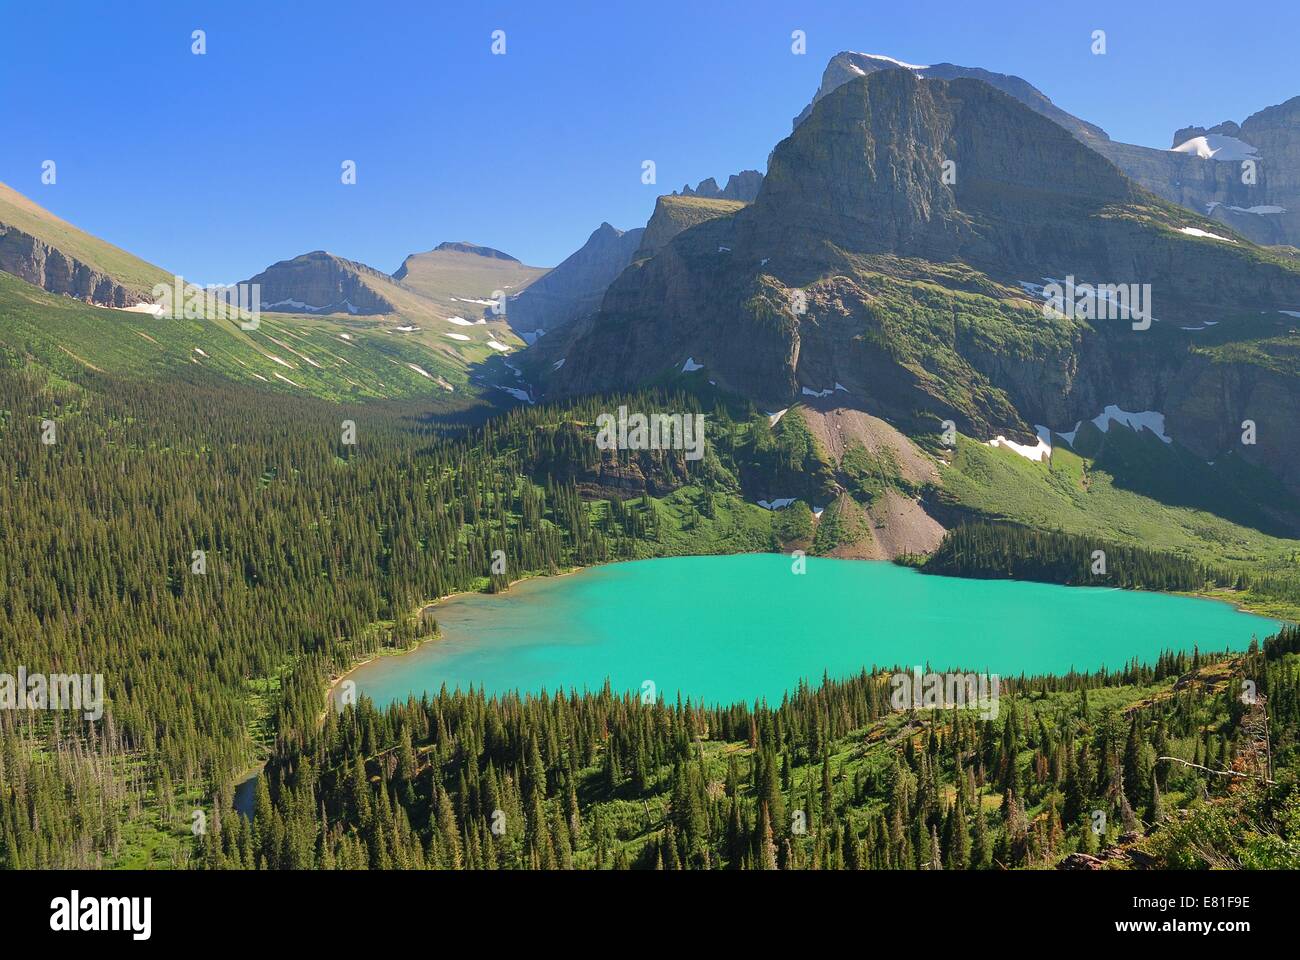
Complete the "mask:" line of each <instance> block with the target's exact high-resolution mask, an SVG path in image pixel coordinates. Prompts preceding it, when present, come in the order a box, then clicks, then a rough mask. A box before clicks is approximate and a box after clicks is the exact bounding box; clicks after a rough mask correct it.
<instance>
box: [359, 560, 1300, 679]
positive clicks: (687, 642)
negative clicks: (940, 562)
mask: <svg viewBox="0 0 1300 960" xmlns="http://www.w3.org/2000/svg"><path fill="white" fill-rule="evenodd" d="M791 563H792V561H791V559H790V558H789V557H786V556H783V555H778V554H746V555H742V556H730V557H681V558H675V559H665V560H641V561H636V562H632V563H618V564H612V565H609V566H604V567H593V568H591V569H588V570H583V571H581V572H580V573H576V574H573V575H572V576H567V577H553V578H539V579H536V580H529V581H526V582H524V583H520V584H516V585H515V586H514V587H512V588H511V590H510V592H509V593H506V594H498V595H495V596H490V595H481V594H476V595H469V596H462V597H457V598H454V599H452V600H448V601H445V602H443V603H440V604H438V605H437V607H435V608H434V612H435V614H436V616H437V619H438V623H439V625H440V626H441V628H442V631H443V635H444V639H443V640H440V641H435V642H432V643H427V644H425V645H424V646H422V647H420V648H419V649H418V650H416V651H415V652H413V653H410V654H406V655H404V656H397V657H386V658H383V659H380V660H376V661H374V662H373V663H370V664H367V665H365V666H363V667H361V668H360V669H359V670H357V671H356V672H355V673H353V674H352V677H351V679H353V680H354V681H355V682H356V684H357V693H358V694H359V695H365V696H369V697H371V698H373V699H374V700H375V702H376V703H379V704H386V703H389V702H392V701H394V700H405V699H406V698H407V696H408V695H410V694H414V695H415V696H417V697H418V696H419V695H420V694H421V693H422V692H424V691H426V690H427V691H430V692H435V693H436V692H437V690H438V689H439V687H441V686H442V684H444V683H445V684H446V685H447V688H448V689H454V688H455V687H457V686H459V687H461V688H462V689H468V688H469V687H470V686H471V685H472V686H474V687H476V688H486V690H487V691H488V692H489V693H501V692H507V691H514V690H519V691H523V692H530V691H531V692H537V691H540V690H542V689H546V690H549V691H552V692H554V691H555V690H557V689H561V688H563V689H565V690H567V689H569V688H571V687H576V688H578V689H579V690H581V689H583V688H584V687H586V688H588V689H592V690H595V689H599V688H600V687H601V685H603V684H604V682H605V679H606V678H607V677H608V678H609V680H610V682H611V684H612V685H613V687H614V689H615V690H617V691H620V692H621V691H624V690H637V691H639V690H640V689H641V687H642V684H643V682H644V681H646V680H651V681H653V682H654V683H655V685H656V688H657V692H658V694H659V695H660V696H661V697H668V698H670V699H671V698H674V697H676V695H677V692H678V691H680V692H681V693H682V694H683V696H690V697H692V698H695V699H699V698H703V699H705V700H706V701H710V702H723V703H730V702H732V701H736V700H744V701H750V702H752V701H753V700H754V699H755V698H757V697H766V698H767V699H768V700H770V701H779V700H780V698H781V695H782V693H784V692H785V691H788V690H791V689H793V688H794V687H795V686H796V685H797V684H798V682H799V680H800V679H805V680H808V681H810V682H811V683H813V684H817V683H819V682H820V681H821V678H822V675H823V673H825V674H828V675H829V676H831V677H832V678H835V677H844V676H849V675H852V674H854V673H857V672H858V671H860V670H861V669H862V668H864V667H867V668H870V667H872V666H880V667H892V666H895V665H902V666H904V667H910V666H912V665H914V664H920V665H923V666H925V665H929V666H931V667H933V668H935V669H936V670H942V669H945V668H959V667H960V668H965V669H967V670H972V671H987V672H989V673H997V674H1000V675H1003V676H1008V675H1014V674H1019V673H1022V672H1023V673H1063V672H1066V671H1068V670H1069V669H1070V668H1071V667H1074V668H1077V669H1079V670H1095V669H1097V668H1098V667H1101V666H1107V667H1111V668H1115V667H1121V666H1123V665H1124V664H1125V663H1126V662H1127V661H1129V660H1131V659H1132V658H1133V657H1134V656H1137V657H1139V658H1140V659H1143V660H1147V661H1154V659H1155V657H1156V656H1157V655H1158V654H1159V653H1160V652H1161V651H1162V650H1166V649H1177V650H1191V648H1192V645H1193V644H1198V645H1199V646H1200V648H1201V649H1202V650H1206V651H1209V650H1216V651H1218V650H1224V649H1225V648H1232V649H1245V647H1246V646H1247V645H1248V644H1249V643H1250V640H1251V637H1252V636H1254V637H1258V638H1259V639H1260V641H1261V642H1262V641H1263V639H1264V638H1265V637H1266V636H1268V635H1269V634H1271V633H1273V632H1274V631H1275V630H1276V628H1277V625H1278V624H1277V622H1276V621H1273V620H1268V619H1266V618H1263V617H1257V616H1253V615H1251V614H1245V613H1240V612H1238V611H1237V610H1235V609H1234V608H1232V607H1231V606H1229V605H1227V604H1223V603H1216V602H1214V601H1210V600H1197V599H1190V598H1186V597H1170V596H1165V595H1163V594H1157V593H1137V592H1133V591H1123V590H1114V589H1108V588H1080V587H1058V586H1053V585H1050V584H1041V583H1022V582H1013V581H1005V580H963V579H956V578H951V577H933V576H926V575H924V574H920V573H917V572H916V571H915V570H910V569H907V568H905V567H898V566H894V565H893V564H889V563H868V562H863V561H860V560H825V559H817V558H810V559H809V560H808V561H807V572H806V573H805V574H803V575H796V574H794V573H792V572H791Z"/></svg>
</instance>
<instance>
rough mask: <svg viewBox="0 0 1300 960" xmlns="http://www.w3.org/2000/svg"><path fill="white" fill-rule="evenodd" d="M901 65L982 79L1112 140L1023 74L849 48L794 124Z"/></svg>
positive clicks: (1085, 133)
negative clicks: (853, 85) (856, 84)
mask: <svg viewBox="0 0 1300 960" xmlns="http://www.w3.org/2000/svg"><path fill="white" fill-rule="evenodd" d="M900 67H903V68H907V69H910V70H912V71H914V72H915V73H916V74H917V75H918V76H922V77H926V78H927V79H935V80H955V79H957V78H958V77H965V78H967V79H972V80H983V81H984V82H985V83H987V84H988V85H989V86H991V87H995V88H996V89H998V90H1001V91H1002V92H1003V93H1006V94H1009V95H1010V96H1013V97H1015V98H1016V99H1017V100H1019V101H1020V102H1021V103H1023V104H1024V105H1025V106H1027V107H1028V108H1029V109H1031V110H1033V111H1034V112H1035V113H1039V114H1042V115H1043V116H1045V117H1047V119H1049V120H1051V121H1053V122H1055V123H1056V124H1058V125H1059V126H1062V127H1064V128H1065V129H1066V130H1069V131H1070V133H1072V134H1074V135H1075V136H1076V137H1079V138H1080V139H1098V140H1108V139H1110V138H1109V137H1108V136H1107V135H1106V131H1105V130H1103V129H1101V127H1098V126H1095V125H1094V124H1091V123H1088V122H1087V121H1085V120H1080V119H1079V118H1078V117H1076V116H1074V115H1073V114H1070V113H1067V112H1066V111H1064V110H1062V109H1061V108H1060V107H1058V106H1057V105H1056V104H1054V103H1052V101H1051V100H1049V99H1048V98H1047V95H1046V94H1044V93H1043V92H1042V91H1041V90H1039V89H1038V88H1037V87H1035V86H1034V85H1033V84H1031V83H1030V82H1029V81H1027V80H1022V79H1021V78H1020V77H1015V76H1011V75H1010V74H1005V73H994V72H992V71H990V70H983V69H981V68H979V67H959V66H957V65H956V64H953V63H936V64H933V65H931V66H920V65H917V64H905V63H901V62H900V61H898V60H894V59H892V58H890V57H882V56H874V55H872V54H869V53H854V52H852V51H850V50H845V51H843V52H841V53H837V54H836V55H835V56H833V57H832V58H831V61H830V63H828V64H827V65H826V69H825V70H824V71H823V72H822V82H821V86H820V87H818V88H817V92H816V93H815V94H814V95H813V99H812V103H810V104H808V106H806V107H804V109H803V112H802V113H800V114H799V116H797V117H795V118H794V126H796V127H797V126H799V124H801V123H803V121H804V120H806V119H807V118H808V116H809V114H811V113H812V109H813V107H815V106H816V105H817V104H818V103H819V102H820V101H821V99H822V97H824V96H826V95H827V94H828V93H830V92H831V91H832V90H836V89H838V88H839V87H841V86H843V85H844V84H846V83H848V82H849V81H850V80H855V79H857V78H858V77H864V76H867V75H869V74H872V73H876V72H877V71H880V70H897V69H899V68H900Z"/></svg>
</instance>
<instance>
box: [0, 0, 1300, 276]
mask: <svg viewBox="0 0 1300 960" xmlns="http://www.w3.org/2000/svg"><path fill="white" fill-rule="evenodd" d="M466 8H470V9H466ZM1154 8H1164V9H1154ZM1173 10H1176V11H1177V12H1176V13H1174V12H1172V10H1171V9H1170V8H1169V7H1168V6H1167V5H1165V4H1144V3H1138V2H1133V0H1127V2H1123V3H1110V2H1089V3H1069V2H1066V3H1059V2H1058V3H1043V2H1042V0H1037V2H1032V3H1031V2H1021V0H1015V2H1005V0H1004V2H997V3H979V4H976V3H971V2H969V0H967V2H964V3H960V2H959V3H948V2H940V0H929V2H925V3H899V2H870V0H856V2H843V3H841V2H825V3H806V2H805V3H778V2H767V0H752V2H748V3H740V2H727V3H724V2H714V3H711V2H706V0H694V2H690V3H682V2H676V0H657V2H654V3H644V4H642V3H631V2H626V0H605V2H590V3H589V2H563V3H562V2H558V0H556V2H538V0H529V2H526V3H525V2H522V0H519V2H514V3H491V2H484V3H464V2H457V3H449V2H439V0H422V2H402V3H398V2H383V0H372V2H370V3H356V2H350V3H342V2H334V0H313V2H312V3H310V4H308V3H289V2H283V0H260V2H256V3H245V2H243V0H221V2H188V0H163V2H153V0H131V2H129V3H128V2H122V3H116V4H111V5H110V4H105V3H103V2H102V0H81V2H71V3H62V2H58V0H47V2H43V3H39V4H24V3H20V2H19V0H0V131H2V133H0V180H2V181H4V182H6V183H8V184H9V185H10V186H12V187H14V188H15V189H17V190H19V191H20V192H22V193H24V194H27V195H28V196H30V197H32V198H33V199H34V200H36V201H37V202H38V203H40V204H42V205H43V206H45V207H47V208H49V209H50V210H53V211H54V212H55V213H57V214H59V215H60V216H62V217H64V218H66V219H68V220H71V221H72V222H73V223H75V224H77V225H78V226H81V227H83V228H84V229H86V230H89V231H90V232H92V233H94V234H97V235H99V236H101V237H104V238H105V239H108V240H110V241H112V242H114V243H116V244H118V245H119V246H122V247H125V248H126V249H128V250H131V251H132V252H134V253H136V254H138V255H140V256H142V257H144V258H145V259H147V260H150V261H153V262H155V263H157V264H159V265H160V266H164V267H166V268H168V269H170V270H175V271H178V272H181V273H183V274H184V275H185V276H186V278H187V279H190V280H194V281H197V282H203V283H214V282H230V281H235V280H241V279H244V278H246V277H248V276H250V275H252V274H253V273H256V272H258V271H259V270H261V269H262V268H264V267H265V266H266V265H267V264H269V263H272V262H274V261H276V260H280V259H284V258H287V257H291V256H295V255H297V254H299V253H304V252H306V251H308V250H314V249H326V250H329V251H331V252H333V253H337V254H340V255H342V256H345V257H349V258H352V259H357V260H362V261H364V262H367V263H370V264H371V265H373V266H375V267H378V268H381V269H383V270H394V269H396V267H397V266H398V264H399V263H400V262H401V260H402V258H403V257H404V256H405V255H406V254H407V253H411V252H415V251H419V250H427V249H430V248H431V247H433V246H435V245H436V244H437V243H439V242H440V241H443V240H471V241H474V242H477V243H483V244H487V245H490V246H495V247H498V248H500V249H502V250H505V251H507V252H508V253H511V254H513V255H514V256H517V257H519V258H520V259H522V260H524V261H525V262H527V263H534V264H539V265H544V266H549V265H553V264H555V263H557V262H559V261H560V260H561V259H563V258H564V257H565V256H566V255H567V254H568V253H570V252H572V250H574V249H576V247H577V246H578V245H579V244H580V243H581V242H582V241H583V240H585V239H586V237H587V235H588V234H589V233H590V232H591V231H592V230H593V229H594V228H595V227H596V226H598V225H599V223H600V222H601V221H602V220H608V221H610V222H611V223H613V224H614V225H616V226H619V227H624V228H627V227H634V226H639V225H642V224H643V223H644V222H645V220H646V218H647V217H648V216H649V214H650V211H651V210H652V208H653V206H654V197H655V195H656V194H658V193H665V192H669V191H670V190H672V189H677V188H680V186H681V185H682V184H683V183H685V182H687V181H690V182H691V183H692V184H693V183H695V182H697V181H699V180H701V179H703V178H704V177H709V176H713V177H716V178H717V179H718V181H719V182H720V183H722V182H724V181H725V178H726V175H727V174H729V173H732V172H735V171H737V170H740V169H743V168H745V167H756V168H758V169H762V168H763V165H764V163H765V160H766V157H767V155H768V152H769V151H770V150H771V148H772V147H773V146H774V145H775V144H776V143H777V141H779V140H780V139H781V138H782V137H784V136H786V135H787V134H788V133H789V132H790V120H791V118H792V117H793V116H794V115H795V114H797V113H798V112H799V110H800V109H802V107H803V106H804V104H806V103H807V101H808V100H809V99H810V98H811V96H812V93H813V91H814V90H815V89H816V87H817V84H818V82H819V79H820V77H821V72H822V69H823V68H824V67H825V65H826V61H827V60H828V59H829V58H830V57H831V56H832V55H834V54H835V53H836V52H838V51H840V50H844V49H851V50H860V51H863V52H867V53H884V54H888V55H890V56H893V57H896V58H898V59H901V60H905V61H908V62H912V63H939V62H943V61H949V62H953V63H959V64H962V65H966V66H982V67H985V68H987V69H990V70H996V71H1000V72H1004V73H1013V74H1018V75H1020V76H1022V77H1024V78H1025V79H1027V80H1029V81H1030V82H1031V83H1033V84H1034V85H1036V86H1037V87H1038V88H1039V89H1041V90H1042V91H1043V92H1044V93H1046V94H1047V95H1048V96H1049V97H1051V98H1052V99H1053V100H1054V101H1055V102H1056V103H1057V104H1058V105H1060V106H1061V107H1063V108H1064V109H1066V110H1068V111H1070V112H1071V113H1074V114H1076V115H1078V116H1081V117H1083V118H1085V119H1087V120H1090V121H1092V122H1094V123H1097V124H1099V125H1101V126H1102V127H1103V128H1105V129H1106V130H1107V131H1108V132H1109V133H1110V135H1111V136H1112V137H1114V138H1116V139H1120V140H1126V141H1130V142H1136V143H1142V144H1146V145H1149V146H1157V147H1169V146H1170V145H1171V144H1170V138H1171V136H1172V134H1173V131H1174V129H1176V128H1177V127H1181V126H1185V125H1189V124H1193V123H1198V124H1203V125H1206V126H1209V125H1211V124H1213V123H1217V122H1219V121H1221V120H1225V119H1233V120H1237V121H1241V120H1243V119H1245V117H1246V116H1247V115H1249V114H1250V113H1253V112H1254V111H1256V110H1258V109H1261V108H1262V107H1265V106H1268V105H1270V104H1274V103H1279V102H1281V101H1283V100H1286V99H1288V98H1290V97H1292V96H1295V95H1297V94H1300V71H1297V69H1296V55H1297V51H1296V48H1295V45H1296V40H1297V37H1300V4H1297V3H1294V2H1291V3H1283V2H1280V0H1276V2H1275V0H1267V2H1258V3H1252V4H1241V5H1238V6H1236V7H1231V6H1225V5H1224V4H1223V3H1221V2H1205V0H1184V2H1182V3H1179V4H1178V5H1177V6H1176V7H1175V8H1173ZM200 28H201V29H203V30H205V31H206V33H207V47H208V52H207V54H206V55H205V56H194V55H193V54H191V52H190V45H191V40H190V35H191V31H193V30H194V29H200ZM496 29H502V30H505V31H506V44H507V46H506V49H507V53H506V55H505V56H493V55H492V54H491V51H490V45H491V33H492V31H493V30H496ZM795 29H801V30H804V31H805V32H806V34H807V47H808V49H807V53H806V55H803V56H796V55H794V54H792V53H791V50H790V34H791V31H793V30H795ZM1094 29H1102V30H1105V31H1106V34H1107V54H1106V55H1105V56H1094V55H1092V53H1091V52H1090V44H1091V39H1090V35H1091V33H1092V31H1093V30H1094ZM47 159H53V160H55V161H56V163H57V164H58V182H57V184H55V185H54V186H43V185H42V184H41V182H40V172H41V163H42V161H44V160H47ZM646 159H652V160H654V161H655V163H656V165H657V172H658V184H657V186H646V185H643V184H642V183H641V163H642V161H643V160H646ZM344 160H354V161H355V162H356V164H357V184H356V185H354V186H344V185H342V184H341V183H340V182H339V181H340V164H341V163H342V162H343V161H344Z"/></svg>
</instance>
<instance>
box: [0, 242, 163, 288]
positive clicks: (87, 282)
mask: <svg viewBox="0 0 1300 960" xmlns="http://www.w3.org/2000/svg"><path fill="white" fill-rule="evenodd" d="M0 270H3V271H5V272H6V273H12V274H13V275H14V276H16V277H20V278H22V279H23V280H26V281H27V282H28V283H32V284H35V285H36V286H38V287H41V288H42V289H45V290H48V291H49V292H50V293H62V294H66V295H67V296H69V297H76V298H77V299H78V300H86V301H88V302H90V303H97V304H99V305H101V306H105V307H130V306H133V305H135V304H137V303H142V302H144V301H145V297H143V296H142V295H141V294H140V293H137V292H136V291H134V290H131V289H128V288H127V287H126V286H124V285H123V284H121V283H120V282H118V281H117V280H115V279H114V278H113V277H110V276H108V275H106V274H104V273H101V272H100V271H98V270H95V269H94V268H93V267H91V266H89V265H88V264H85V263H82V262H81V261H80V260H76V259H74V258H72V257H69V256H67V255H66V254H64V253H63V251H61V250H57V249H55V248H54V247H51V246H50V245H49V244H48V243H45V242H43V241H41V240H38V239H36V238H35V237H33V236H32V235H31V234H29V233H23V232H22V231H21V230H16V229H14V228H13V227H8V226H5V225H4V224H2V223H0Z"/></svg>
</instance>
